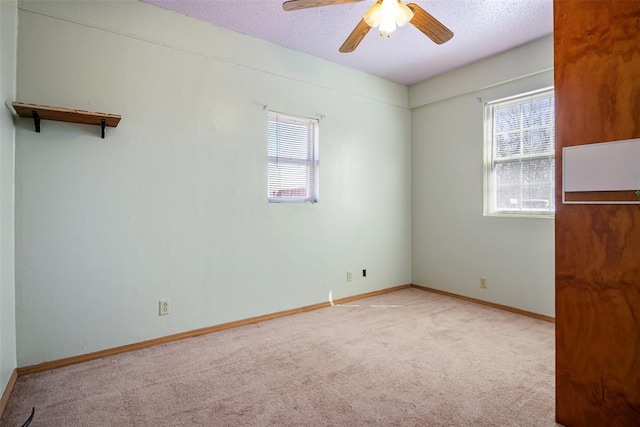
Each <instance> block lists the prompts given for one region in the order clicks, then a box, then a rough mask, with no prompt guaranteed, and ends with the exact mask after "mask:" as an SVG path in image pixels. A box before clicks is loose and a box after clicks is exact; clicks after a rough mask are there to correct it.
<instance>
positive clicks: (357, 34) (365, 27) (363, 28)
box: [340, 19, 371, 53]
mask: <svg viewBox="0 0 640 427" xmlns="http://www.w3.org/2000/svg"><path fill="white" fill-rule="evenodd" d="M370 29H371V27H370V26H369V24H367V23H366V21H365V20H364V19H361V20H360V22H358V25H356V27H355V28H354V29H353V31H351V34H349V37H347V39H346V40H345V41H344V43H342V46H340V52H342V53H349V52H353V51H354V50H356V48H357V47H358V45H359V44H360V42H361V41H362V39H363V38H364V36H366V35H367V33H368V32H369V30H370Z"/></svg>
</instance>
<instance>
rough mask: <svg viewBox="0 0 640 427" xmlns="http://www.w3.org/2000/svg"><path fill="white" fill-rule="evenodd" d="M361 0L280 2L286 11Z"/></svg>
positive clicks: (291, 0)
mask: <svg viewBox="0 0 640 427" xmlns="http://www.w3.org/2000/svg"><path fill="white" fill-rule="evenodd" d="M359 1H362V0H288V1H286V2H284V3H282V8H283V9H284V10H286V11H289V10H298V9H308V8H310V7H320V6H331V5H332V4H343V3H357V2H359Z"/></svg>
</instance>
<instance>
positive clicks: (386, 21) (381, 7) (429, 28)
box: [282, 0, 453, 53]
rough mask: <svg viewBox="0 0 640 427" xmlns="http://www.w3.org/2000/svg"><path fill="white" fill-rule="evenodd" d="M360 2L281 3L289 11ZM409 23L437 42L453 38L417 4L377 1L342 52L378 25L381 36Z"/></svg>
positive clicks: (304, 0) (290, 0) (306, 0)
mask: <svg viewBox="0 0 640 427" xmlns="http://www.w3.org/2000/svg"><path fill="white" fill-rule="evenodd" d="M360 1H362V0H287V1H285V2H284V3H282V8H283V9H284V10H286V11H290V10H299V9H307V8H311V7H320V6H330V5H334V4H343V3H357V2H360ZM408 23H411V24H412V25H413V26H414V27H416V28H417V29H418V30H420V31H422V33H424V35H426V36H427V37H429V38H430V39H431V40H433V41H434V42H435V43H437V44H442V43H444V42H446V41H448V40H449V39H451V37H453V32H452V31H451V30H450V29H448V28H447V27H445V26H444V25H442V23H441V22H440V21H438V20H437V19H436V18H434V17H433V16H431V15H430V14H429V13H427V11H425V10H424V9H423V8H421V7H420V6H418V5H417V4H415V3H409V4H405V3H403V2H402V0H377V1H376V2H375V4H374V5H373V6H371V7H370V8H369V10H368V11H367V13H365V15H364V17H363V18H362V19H361V20H360V22H359V23H358V25H356V27H355V28H354V29H353V31H352V32H351V34H349V37H347V39H346V40H345V42H344V43H343V44H342V46H340V52H342V53H348V52H353V51H354V50H356V48H357V47H358V45H359V44H360V42H361V41H362V39H364V36H366V35H367V33H368V32H369V30H370V29H371V28H375V27H378V30H379V31H380V35H385V36H387V37H389V36H390V35H391V33H392V32H393V31H395V29H396V25H397V26H398V27H402V26H403V25H406V24H408Z"/></svg>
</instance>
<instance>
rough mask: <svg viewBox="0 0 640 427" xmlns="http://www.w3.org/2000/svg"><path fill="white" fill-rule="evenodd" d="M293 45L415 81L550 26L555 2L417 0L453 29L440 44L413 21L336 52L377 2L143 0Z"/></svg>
mask: <svg viewBox="0 0 640 427" xmlns="http://www.w3.org/2000/svg"><path fill="white" fill-rule="evenodd" d="M142 1H144V2H146V3H149V4H153V5H156V6H159V7H162V8H164V9H169V10H173V11H175V12H178V13H181V14H184V15H188V16H191V17H194V18H196V19H199V20H202V21H206V22H210V23H211V24H215V25H217V26H220V27H224V28H227V29H230V30H233V31H237V32H240V33H243V34H248V35H250V36H253V37H257V38H259V39H263V40H266V41H269V42H272V43H275V44H278V45H280V46H284V47H287V48H289V49H293V50H297V51H300V52H305V53H308V54H310V55H313V56H316V57H319V58H324V59H326V60H329V61H331V62H335V63H337V64H341V65H344V66H347V67H350V68H355V69H358V70H361V71H364V72H366V73H369V74H373V75H375V76H379V77H382V78H385V79H388V80H391V81H394V82H397V83H401V84H405V85H411V84H414V83H418V82H420V81H422V80H425V79H427V78H429V77H433V76H435V75H437V74H441V73H443V72H446V71H449V70H452V69H454V68H456V67H459V66H461V65H464V64H468V63H470V62H473V61H476V60H478V59H481V58H485V57H487V56H490V55H493V54H496V53H499V52H503V51H505V50H508V49H510V48H513V47H516V46H519V45H521V44H524V43H526V42H528V41H531V40H534V39H537V38H539V37H542V36H544V35H547V34H551V32H552V31H553V0H412V1H413V2H414V3H417V4H418V5H420V6H421V7H422V8H423V9H425V10H426V11H427V12H429V13H430V14H431V15H433V16H434V17H435V18H436V19H438V20H439V21H440V22H442V23H443V24H444V25H446V26H447V27H448V28H450V29H451V30H452V31H453V33H454V36H453V39H451V40H450V41H448V42H447V43H445V44H442V45H436V44H435V43H433V42H432V41H431V40H430V39H428V38H427V37H426V36H424V35H423V34H422V33H421V32H420V31H418V30H417V29H416V28H415V27H413V26H412V25H410V24H409V25H407V26H405V27H402V28H399V29H398V30H397V31H396V32H394V33H393V34H392V35H391V37H390V38H386V37H381V36H380V35H379V34H378V32H377V30H375V29H372V30H371V31H370V32H369V34H368V35H367V36H366V37H365V39H364V40H363V41H362V43H360V45H359V46H358V48H357V49H356V50H355V52H353V53H339V52H338V48H339V47H340V46H341V45H342V43H343V42H344V40H345V39H346V38H347V36H348V35H349V33H351V31H352V29H353V28H354V27H355V25H356V24H357V23H358V22H359V21H360V19H361V18H362V16H363V15H364V13H365V12H366V11H367V9H368V8H369V7H370V6H371V5H372V4H373V0H365V1H361V2H358V3H352V4H338V5H332V6H324V7H318V8H313V9H303V10H297V11H290V12H285V11H284V10H282V1H280V0H142Z"/></svg>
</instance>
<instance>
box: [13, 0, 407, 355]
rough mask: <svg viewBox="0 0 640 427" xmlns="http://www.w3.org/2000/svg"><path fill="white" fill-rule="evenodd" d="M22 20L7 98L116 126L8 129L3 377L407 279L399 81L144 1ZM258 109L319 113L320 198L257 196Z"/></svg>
mask: <svg viewBox="0 0 640 427" xmlns="http://www.w3.org/2000/svg"><path fill="white" fill-rule="evenodd" d="M19 9H20V10H19V19H20V26H19V37H18V69H19V73H18V99H19V100H20V101H23V102H33V103H40V104H45V105H56V106H63V107H72V108H78V109H86V110H93V111H102V112H108V113H115V114H121V115H122V117H123V118H122V121H121V123H120V125H119V127H118V128H116V129H110V128H108V129H107V137H106V139H104V140H102V139H100V137H99V136H98V135H99V128H97V127H91V126H86V125H76V124H67V123H59V122H51V121H43V122H42V133H39V134H38V133H35V132H34V131H33V123H32V122H31V121H30V120H27V119H22V120H20V122H19V124H18V127H17V133H16V221H17V224H16V241H17V244H16V257H17V261H16V293H17V294H16V310H17V315H16V316H17V337H18V365H19V366H25V365H31V364H35V363H40V362H44V361H48V360H54V359H59V358H63V357H67V356H71V355H77V354H82V353H87V352H92V351H96V350H100V349H105V348H110V347H114V346H118V345H123V344H127V343H132V342H138V341H142V340H146V339H150V338H154V337H159V336H164V335H168V334H172V333H177V332H181V331H187V330H191V329H195V328H200V327H205V326H209V325H214V324H219V323H223V322H228V321H232V320H237V319H243V318H247V317H251V316H256V315H260V314H265V313H270V312H277V311H280V310H285V309H289V308H294V307H300V306H304V305H307V304H313V303H317V302H322V301H327V299H328V297H329V293H330V292H332V295H333V297H334V298H339V297H344V296H348V295H353V294H359V293H363V292H368V291H373V290H377V289H383V288H387V287H390V286H395V285H400V284H405V283H410V281H411V274H410V272H411V264H410V263H411V229H410V227H411V220H410V218H411V209H410V208H411V205H410V178H411V177H410V129H411V127H410V112H409V110H408V109H407V102H408V98H407V97H408V90H407V88H406V87H403V86H400V85H396V84H393V83H390V82H388V81H385V80H381V79H377V78H375V77H372V76H368V75H366V74H363V73H359V72H356V71H353V70H350V69H347V68H343V67H339V66H336V65H334V64H331V63H328V62H326V61H323V60H320V59H317V58H313V57H310V56H308V55H304V54H300V53H297V52H293V51H290V50H287V49H283V48H280V47H277V46H274V45H271V44H268V43H266V42H262V41H260V40H257V39H253V38H250V37H246V36H243V35H240V34H237V33H232V32H229V31H226V30H223V29H219V28H215V27H212V26H210V25H208V24H204V23H201V22H198V21H195V20H193V19H191V18H187V17H184V16H180V15H177V14H174V13H172V12H168V11H165V10H162V9H159V8H155V7H153V6H149V5H146V4H143V3H138V2H92V3H86V2H24V3H20V4H19ZM263 104H267V105H269V107H270V108H272V109H273V110H276V111H281V112H286V113H290V114H297V115H302V116H312V117H313V116H317V115H319V114H323V115H325V116H326V118H325V119H324V120H322V121H321V124H320V144H321V145H320V164H321V169H320V203H318V204H314V205H311V204H268V203H267V202H266V176H267V170H266V117H267V116H266V114H267V112H266V111H265V110H263ZM363 268H366V269H367V273H368V275H367V278H366V279H364V278H361V277H359V274H357V273H358V272H359V271H360V270H361V269H363ZM347 270H352V271H354V281H353V282H352V283H349V284H347V283H346V281H345V279H346V271H347ZM160 298H170V299H171V314H170V315H169V316H163V317H159V316H158V300H159V299H160Z"/></svg>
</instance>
